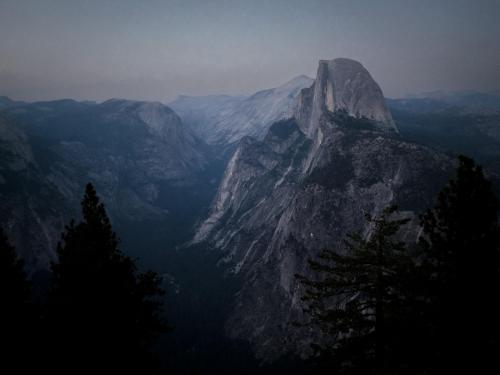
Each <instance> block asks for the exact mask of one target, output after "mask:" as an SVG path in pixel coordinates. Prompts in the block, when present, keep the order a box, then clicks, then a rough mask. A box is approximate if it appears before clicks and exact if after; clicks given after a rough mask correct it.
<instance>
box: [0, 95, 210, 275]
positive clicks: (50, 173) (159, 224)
mask: <svg viewBox="0 0 500 375" xmlns="http://www.w3.org/2000/svg"><path fill="white" fill-rule="evenodd" d="M3 116H4V123H3V125H2V128H1V129H2V133H1V136H2V138H1V144H0V150H1V152H2V154H4V155H5V156H4V157H3V158H2V165H1V167H2V168H1V169H0V176H1V180H0V181H2V185H1V186H2V190H0V195H1V197H2V201H3V202H4V205H5V207H3V209H2V214H1V216H0V222H1V223H2V224H4V225H5V226H6V227H7V230H8V232H9V234H11V236H12V237H13V240H14V242H15V244H16V245H17V246H18V247H19V248H20V251H21V253H23V255H26V256H27V258H29V262H30V265H31V268H32V270H37V269H44V268H46V267H47V266H48V263H49V262H50V260H52V259H53V256H54V251H55V247H56V246H55V245H56V243H57V241H58V240H59V235H60V232H61V230H62V228H63V224H64V223H67V222H68V220H69V217H70V216H75V213H78V208H79V202H80V199H81V195H82V192H83V188H84V186H85V184H86V183H87V182H89V181H91V182H92V183H94V185H95V186H96V188H97V191H98V192H99V195H100V196H101V197H102V198H103V200H104V202H105V204H106V208H107V210H108V212H109V213H110V216H111V218H112V220H113V224H114V225H115V227H116V228H117V230H118V232H119V233H120V232H121V233H123V235H122V239H123V241H124V247H126V249H125V250H129V251H131V252H132V255H134V256H141V258H142V259H148V257H151V256H152V254H154V253H159V254H161V253H162V250H161V249H163V248H169V247H172V246H174V243H177V242H178V241H181V239H182V238H184V237H185V239H187V238H188V234H187V233H189V232H190V231H191V230H192V227H193V225H194V222H195V220H196V219H197V217H198V216H199V215H201V213H202V212H204V210H205V209H206V207H207V206H208V204H209V202H210V200H211V199H212V196H213V193H214V191H215V187H216V184H215V181H214V180H213V179H214V176H216V175H217V172H216V171H215V169H217V167H215V166H214V163H213V158H212V152H211V149H210V148H209V147H208V146H207V145H206V144H205V143H204V142H203V141H201V140H200V139H199V138H197V137H196V136H195V135H193V134H192V132H191V131H190V130H189V129H187V128H186V127H184V126H183V124H182V121H181V119H180V118H179V116H177V114H175V112H174V111H172V110H171V109H170V108H169V107H167V106H165V105H163V104H161V103H155V102H139V101H129V100H119V99H112V100H108V101H106V102H104V103H101V104H95V103H88V102H85V103H81V102H76V101H73V100H60V101H52V102H37V103H28V104H24V105H21V106H15V107H11V108H9V109H6V110H4V111H3ZM219 168H220V167H219ZM29 223H33V224H29ZM22 228H24V229H22ZM23 231H24V232H25V231H29V232H30V233H35V232H37V233H43V234H44V235H45V237H46V238H44V239H42V238H40V237H39V236H31V235H30V236H29V237H26V236H25V235H22V233H23ZM33 249H36V250H33ZM143 249H149V250H148V252H149V253H148V252H144V251H143ZM33 252H36V254H33Z"/></svg>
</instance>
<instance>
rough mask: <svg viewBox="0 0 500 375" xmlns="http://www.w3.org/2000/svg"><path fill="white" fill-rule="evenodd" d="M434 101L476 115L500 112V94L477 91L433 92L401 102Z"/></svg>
mask: <svg viewBox="0 0 500 375" xmlns="http://www.w3.org/2000/svg"><path fill="white" fill-rule="evenodd" d="M418 99H420V100H432V101H434V102H439V103H442V104H444V105H446V106H448V107H455V108H457V107H458V108H462V109H467V110H469V111H473V112H475V113H478V112H481V111H492V110H493V111H500V92H498V91H490V92H477V91H472V90H468V91H431V92H425V93H421V94H418V95H412V96H408V97H407V98H404V99H399V101H409V102H412V101H414V100H418Z"/></svg>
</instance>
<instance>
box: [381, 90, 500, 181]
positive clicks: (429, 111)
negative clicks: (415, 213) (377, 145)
mask: <svg viewBox="0 0 500 375" xmlns="http://www.w3.org/2000/svg"><path fill="white" fill-rule="evenodd" d="M388 105H389V107H390V109H391V112H392V114H393V116H394V120H395V122H396V124H397V126H398V128H399V131H400V133H401V136H402V137H404V138H405V139H407V140H411V141H413V142H417V143H420V144H423V145H426V146H429V147H432V148H435V149H437V150H441V151H443V152H451V153H454V154H465V155H468V156H470V157H473V158H474V159H476V160H477V161H478V162H479V163H481V164H482V165H483V166H484V167H485V168H486V170H487V172H488V174H489V176H490V178H492V179H493V180H496V181H500V112H499V111H495V110H493V109H485V107H483V106H482V107H476V108H473V107H471V106H469V105H467V106H459V105H458V104H449V103H447V102H444V101H441V100H437V99H432V98H412V99H389V100H388ZM499 185H500V184H499Z"/></svg>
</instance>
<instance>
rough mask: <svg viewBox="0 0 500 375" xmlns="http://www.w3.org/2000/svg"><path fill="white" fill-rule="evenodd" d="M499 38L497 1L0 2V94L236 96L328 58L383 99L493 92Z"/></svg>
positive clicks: (497, 84) (498, 79) (499, 68)
mask: <svg viewBox="0 0 500 375" xmlns="http://www.w3.org/2000/svg"><path fill="white" fill-rule="evenodd" d="M499 39H500V1H499V0H468V1H465V0H419V1H417V0H415V1H409V0H393V1H391V0H380V1H375V0H366V1H363V0H359V1H353V0H351V1H348V0H345V1H342V0H338V1H333V0H330V1H328V0H325V1H320V0H317V1H314V0H307V1H306V0H302V1H296V0H275V1H272V0H267V1H257V0H254V1H237V0H233V1H223V0H221V1H216V0H214V1H207V0H201V1H189V0H179V1H176V0H163V1H160V0H151V1H146V0H144V1H140V0H137V1H132V0H116V1H113V0H99V1H97V0H75V1H73V0H0V95H8V96H11V97H13V98H15V99H25V100H42V99H43V100H45V99H56V98H65V97H71V98H75V99H89V100H104V99H107V98H110V97H123V98H130V99H145V100H160V101H164V102H165V101H169V100H171V99H173V98H174V97H175V96H177V95H178V94H188V95H207V94H220V93H226V94H240V93H243V94H244V93H250V92H253V91H256V90H259V89H263V88H268V87H273V86H276V85H279V84H282V83H283V82H285V81H287V80H289V79H290V78H292V77H294V76H297V75H299V74H307V75H309V76H312V77H314V75H315V74H316V68H317V63H318V60H319V59H330V58H334V57H350V58H353V59H356V60H359V61H361V62H362V63H363V64H364V65H365V67H366V68H367V69H368V70H369V71H370V72H371V73H372V75H373V76H374V78H375V79H376V80H377V81H378V82H379V83H380V85H381V86H382V88H383V90H384V92H385V94H386V95H387V96H392V97H394V96H403V95H405V94H408V93H415V92H422V91H432V90H438V89H443V90H463V89H473V90H483V91H484V90H493V89H498V88H500V42H499Z"/></svg>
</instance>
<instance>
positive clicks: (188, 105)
mask: <svg viewBox="0 0 500 375" xmlns="http://www.w3.org/2000/svg"><path fill="white" fill-rule="evenodd" d="M313 81H314V80H313V79H312V78H309V77H307V76H304V75H301V76H298V77H295V78H293V79H292V80H290V81H288V82H287V83H285V84H283V85H281V86H279V87H276V88H272V89H268V90H262V91H259V92H256V93H255V94H253V95H250V96H236V97H230V96H208V97H187V96H180V97H178V98H177V99H176V100H174V101H173V102H171V103H169V105H170V106H171V107H172V108H173V109H174V111H176V112H177V113H178V114H179V116H181V118H182V119H183V121H184V122H185V123H186V124H187V125H188V126H190V128H191V129H192V130H193V131H194V132H195V134H197V135H198V136H199V137H201V138H203V139H205V140H206V141H207V142H208V143H209V144H214V145H229V144H234V143H235V142H237V141H239V140H240V139H241V138H243V137H244V136H252V137H255V138H257V139H261V138H262V137H264V135H265V133H266V131H267V129H268V128H269V126H270V125H271V124H272V123H273V122H275V121H277V120H280V119H283V118H287V117H290V116H291V115H292V112H291V111H292V110H293V108H294V107H295V105H296V101H297V98H298V96H299V94H300V91H301V90H302V89H303V88H307V87H310V86H311V85H312V83H313Z"/></svg>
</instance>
